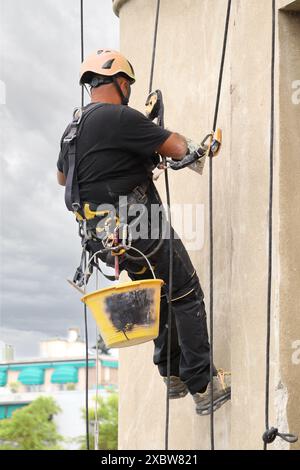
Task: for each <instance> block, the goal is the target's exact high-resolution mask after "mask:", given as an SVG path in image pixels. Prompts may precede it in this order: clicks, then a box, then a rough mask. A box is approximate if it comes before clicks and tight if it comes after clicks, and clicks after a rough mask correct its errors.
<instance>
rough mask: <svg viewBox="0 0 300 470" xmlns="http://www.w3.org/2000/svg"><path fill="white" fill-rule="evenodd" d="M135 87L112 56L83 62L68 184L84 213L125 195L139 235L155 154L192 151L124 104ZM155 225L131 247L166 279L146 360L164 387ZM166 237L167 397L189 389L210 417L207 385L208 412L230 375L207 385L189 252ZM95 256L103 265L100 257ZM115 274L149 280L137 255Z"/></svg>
mask: <svg viewBox="0 0 300 470" xmlns="http://www.w3.org/2000/svg"><path fill="white" fill-rule="evenodd" d="M134 82H135V74H134V70H133V67H132V66H131V64H130V63H129V61H128V60H127V59H126V58H125V57H124V56H123V55H121V54H120V53H119V52H117V51H112V50H99V51H97V52H96V53H95V54H93V55H91V56H89V57H87V59H86V60H85V61H84V62H83V63H82V65H81V72H80V84H81V85H85V84H87V85H89V87H90V92H91V103H89V104H88V105H87V106H85V107H84V108H83V111H82V116H81V117H80V119H81V124H80V131H79V133H78V136H77V143H76V167H75V173H76V174H75V177H76V178H75V179H76V181H77V184H78V188H79V197H80V205H81V207H83V206H85V202H88V203H89V206H88V207H89V208H91V207H94V208H97V207H99V206H100V205H101V207H102V205H103V204H109V205H113V207H115V208H116V210H117V212H118V211H120V205H119V201H120V196H122V200H123V199H124V196H126V197H127V199H126V200H127V209H128V208H130V207H132V206H134V205H138V206H139V207H142V208H144V209H145V213H146V214H147V219H146V222H145V219H143V222H142V231H143V229H145V225H146V226H147V227H146V228H147V229H149V230H150V229H153V227H152V218H151V217H150V214H151V209H153V208H155V207H161V204H162V202H161V199H160V196H159V194H158V192H157V190H156V188H155V185H154V183H153V173H152V170H153V169H154V168H155V166H156V164H157V156H158V154H159V155H161V156H168V157H170V158H171V159H173V160H174V161H182V160H183V159H184V158H186V155H187V154H189V153H190V151H191V148H190V144H189V143H188V141H187V140H186V139H185V138H184V137H183V136H181V135H180V134H178V133H173V132H170V131H169V130H166V129H163V128H161V127H159V126H158V125H157V124H155V123H154V122H152V121H151V120H150V119H148V118H147V117H146V116H144V115H143V114H142V113H140V112H138V111H136V110H135V109H133V108H130V107H129V106H128V102H129V97H130V91H131V85H132V84H133V83H134ZM87 113H89V114H88V115H87ZM85 115H87V116H86V118H85V119H84V116H85ZM69 130H70V125H69V126H68V127H67V129H66V131H65V132H64V134H63V136H62V140H61V151H60V154H59V159H58V162H57V168H58V171H57V179H58V183H59V184H60V185H62V186H66V194H67V191H68V188H67V186H70V183H68V179H69V178H68V176H69V171H71V166H70V167H69V164H70V160H68V150H67V149H68V143H69V141H70V139H66V135H67V134H68V132H69ZM198 147H199V146H198ZM73 166H74V165H73ZM73 170H74V168H73V169H72V171H73ZM69 189H70V188H69ZM69 192H70V191H69ZM69 209H70V207H69ZM71 209H72V208H71ZM71 209H70V210H71ZM98 212H99V211H98ZM154 212H155V211H154ZM81 215H82V217H84V214H81ZM161 226H162V224H161V219H160V222H159V229H158V231H157V232H159V233H156V236H155V237H153V236H152V237H151V238H149V237H141V236H140V237H139V238H137V237H133V240H132V246H133V247H136V248H137V249H139V250H140V251H141V252H143V253H145V254H146V255H148V254H150V256H149V255H148V258H149V260H150V262H151V265H152V266H153V267H154V269H155V274H156V277H157V278H159V279H162V280H163V281H164V282H165V286H164V288H163V289H164V290H163V291H162V297H161V306H160V312H161V313H160V330H159V336H158V338H157V339H156V340H154V345H155V346H154V356H153V362H154V364H155V365H156V366H157V367H158V370H159V373H160V375H161V376H162V377H163V380H164V382H165V383H167V378H166V377H167V337H168V328H167V318H168V303H167V293H168V285H169V240H168V239H167V237H162V233H161ZM156 228H157V227H156ZM172 231H173V229H172ZM173 237H174V240H173V294H172V315H173V318H174V320H175V321H172V331H171V379H170V389H169V390H170V392H169V393H170V399H177V398H182V397H185V396H186V395H187V393H188V392H190V393H191V395H192V396H193V399H194V401H195V404H196V412H197V413H198V414H200V415H205V414H209V413H210V394H211V387H213V396H214V409H215V410H216V409H218V408H219V407H220V406H222V405H223V404H224V403H225V402H226V401H227V400H229V399H230V392H231V385H230V374H229V373H225V372H224V371H222V370H216V369H214V370H215V372H214V378H213V383H212V384H211V383H210V345H209V340H208V332H207V325H206V312H205V304H204V294H203V291H202V289H201V286H200V283H199V279H198V276H197V274H196V271H195V269H194V267H193V265H192V262H191V260H190V258H189V255H188V253H187V251H186V249H185V247H184V245H183V243H182V241H181V240H180V239H179V237H178V236H177V234H176V233H175V232H174V231H173ZM89 248H90V249H91V250H93V252H96V251H98V250H99V249H100V248H101V240H97V239H96V240H95V239H94V240H91V241H90V246H89ZM103 256H104V257H103ZM100 258H101V259H102V260H103V261H105V262H106V263H107V264H108V265H110V262H109V259H108V258H109V257H108V256H107V255H102V257H101V256H100ZM120 269H122V270H126V271H127V273H128V275H129V277H130V278H131V279H132V280H139V279H149V277H151V275H150V271H149V268H148V267H147V264H146V262H145V261H144V260H143V259H142V258H137V260H135V259H134V257H132V256H131V257H129V258H128V256H126V254H124V255H122V256H120Z"/></svg>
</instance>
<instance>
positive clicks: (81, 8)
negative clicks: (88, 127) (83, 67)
mask: <svg viewBox="0 0 300 470" xmlns="http://www.w3.org/2000/svg"><path fill="white" fill-rule="evenodd" d="M80 50H81V62H83V60H84V37H83V0H80ZM81 106H82V107H83V106H84V85H81Z"/></svg>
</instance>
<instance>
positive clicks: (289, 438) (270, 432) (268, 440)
mask: <svg viewBox="0 0 300 470" xmlns="http://www.w3.org/2000/svg"><path fill="white" fill-rule="evenodd" d="M275 55H276V2H275V0H272V60H271V120H270V188H269V251H268V297H267V302H268V306H267V341H266V391H265V426H266V431H265V433H264V434H263V437H262V439H263V442H264V450H267V448H268V444H272V442H274V441H275V439H276V438H277V437H280V438H281V439H283V440H284V441H286V442H289V443H292V444H293V443H295V442H297V441H298V437H297V436H295V435H293V434H282V433H280V432H278V429H276V428H271V429H270V422H269V418H270V416H269V409H270V349H271V307H272V271H273V194H274V129H275Z"/></svg>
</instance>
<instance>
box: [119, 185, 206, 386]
mask: <svg viewBox="0 0 300 470" xmlns="http://www.w3.org/2000/svg"><path fill="white" fill-rule="evenodd" d="M141 203H142V204H144V205H145V206H146V208H147V209H148V212H149V214H150V213H151V205H153V204H156V205H157V204H161V200H160V197H159V194H158V192H157V190H156V188H155V186H154V184H153V182H152V181H151V182H150V183H149V187H148V189H147V192H146V197H144V196H143V195H141V197H139V196H138V195H136V194H132V193H131V194H130V195H129V198H128V207H129V206H130V205H132V204H141ZM148 223H149V228H150V226H151V220H150V219H149V221H148ZM172 230H173V229H172ZM173 237H174V240H173V290H172V299H173V300H172V328H171V375H172V376H173V375H174V376H177V377H180V378H181V380H182V381H183V382H184V383H185V384H186V385H187V387H188V389H189V391H190V392H191V393H192V394H194V393H196V392H199V391H200V390H202V389H204V388H205V387H206V386H207V384H208V382H209V376H210V345H209V340H208V333H207V324H206V311H205V304H204V295H203V291H202V289H201V286H200V282H199V279H198V276H197V274H196V272H195V269H194V267H193V265H192V262H191V260H190V257H189V255H188V253H187V251H186V249H185V247H184V245H183V243H182V241H181V240H180V239H179V238H178V236H177V234H176V233H175V232H174V231H173ZM169 243H170V242H169V239H164V240H163V242H162V245H161V247H160V248H159V249H158V251H157V252H156V253H154V254H153V255H152V256H151V257H150V262H151V265H152V266H153V267H154V270H155V275H156V277H157V278H158V279H162V280H163V281H164V282H165V285H164V287H163V289H162V297H161V304H160V328H159V336H158V338H157V339H155V340H154V345H155V348H154V356H153V361H154V364H155V365H156V366H157V367H158V370H159V372H160V374H161V375H162V376H164V377H166V376H167V338H168V301H167V298H168V289H169V259H170V251H169V249H170V248H169ZM157 244H158V241H157V240H153V239H147V240H143V239H137V240H134V241H133V244H132V246H134V247H136V248H137V249H139V250H140V251H142V252H143V253H149V252H151V251H152V250H153V248H155V246H157ZM129 253H130V255H133V256H134V255H135V253H134V252H133V251H130V252H129ZM120 268H121V269H123V270H124V269H125V270H126V271H127V272H128V275H129V277H130V278H131V279H132V280H140V279H149V278H151V277H152V275H151V272H150V270H149V268H148V267H147V263H146V262H145V261H144V260H139V261H134V260H132V259H126V258H124V259H123V260H122V261H121V263H120Z"/></svg>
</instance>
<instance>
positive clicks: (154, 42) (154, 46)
mask: <svg viewBox="0 0 300 470" xmlns="http://www.w3.org/2000/svg"><path fill="white" fill-rule="evenodd" d="M159 10H160V0H157V5H156V16H155V27H154V38H153V47H152V60H151V71H150V80H149V93H151V91H152V85H153V76H154V65H155V56H156V42H157V30H158V20H159Z"/></svg>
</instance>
